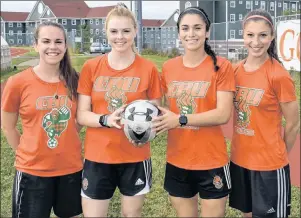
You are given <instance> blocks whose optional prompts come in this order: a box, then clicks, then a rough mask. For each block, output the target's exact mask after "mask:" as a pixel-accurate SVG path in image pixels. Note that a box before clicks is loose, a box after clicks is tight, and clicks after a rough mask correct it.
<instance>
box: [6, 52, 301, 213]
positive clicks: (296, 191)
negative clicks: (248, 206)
mask: <svg viewBox="0 0 301 218" xmlns="http://www.w3.org/2000/svg"><path fill="white" fill-rule="evenodd" d="M146 58H148V59H150V60H152V61H153V62H154V63H156V65H157V66H158V68H159V70H161V67H162V63H163V62H164V61H165V60H167V58H162V57H158V56H146ZM85 60H87V58H84V57H81V58H79V57H78V58H75V59H72V63H73V66H74V67H75V68H76V69H77V70H78V71H80V69H81V67H82V64H83V63H84V61H85ZM294 78H295V80H296V83H297V82H298V84H296V90H297V94H298V98H299V99H300V74H297V75H294ZM18 128H20V124H19V125H18ZM84 134H85V130H84V129H83V130H82V131H81V133H80V136H81V139H84ZM228 145H229V146H230V143H229V142H228ZM151 147H152V163H153V187H152V190H151V192H150V193H149V194H148V195H147V197H146V201H145V205H144V207H143V216H144V217H175V216H176V214H175V211H174V209H173V208H172V206H171V204H170V201H169V199H168V195H167V193H166V192H165V191H164V189H163V181H164V171H165V155H166V134H163V135H161V136H159V137H157V138H156V139H155V140H154V141H153V142H152V144H151ZM228 150H229V147H228ZM13 162H14V153H13V152H12V150H11V149H10V147H9V145H8V144H7V141H6V139H5V137H4V135H3V132H2V130H1V214H0V216H1V217H10V216H11V193H12V191H11V190H12V182H13V177H14V167H13ZM119 196H120V194H119V192H118V190H117V191H116V193H115V195H114V197H113V198H112V201H111V204H110V210H109V216H110V217H118V216H120V199H119ZM240 216H241V214H240V213H239V212H238V211H237V210H233V209H231V208H228V207H227V212H226V217H240ZM291 217H300V188H297V187H293V190H292V214H291Z"/></svg>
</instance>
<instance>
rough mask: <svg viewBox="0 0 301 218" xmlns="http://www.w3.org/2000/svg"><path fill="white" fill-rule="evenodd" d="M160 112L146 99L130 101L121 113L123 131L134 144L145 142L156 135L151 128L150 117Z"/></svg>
mask: <svg viewBox="0 0 301 218" xmlns="http://www.w3.org/2000/svg"><path fill="white" fill-rule="evenodd" d="M159 114H160V110H159V109H158V108H157V107H156V106H155V105H154V104H152V103H151V102H150V101H147V100H137V101H133V102H132V103H130V104H129V105H128V106H127V107H126V108H125V110H124V113H123V121H122V122H123V124H124V128H123V130H124V133H125V135H126V137H127V138H128V139H129V140H132V141H134V142H135V143H136V144H138V143H141V144H145V143H147V142H149V141H151V140H153V139H154V138H155V137H156V131H154V130H152V125H151V124H152V122H151V121H152V119H153V118H154V117H156V116H158V115H159Z"/></svg>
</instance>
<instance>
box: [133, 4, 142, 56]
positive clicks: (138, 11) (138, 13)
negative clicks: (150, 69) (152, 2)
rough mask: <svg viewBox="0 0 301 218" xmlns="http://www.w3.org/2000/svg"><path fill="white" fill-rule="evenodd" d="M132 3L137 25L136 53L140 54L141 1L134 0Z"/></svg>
mask: <svg viewBox="0 0 301 218" xmlns="http://www.w3.org/2000/svg"><path fill="white" fill-rule="evenodd" d="M134 3H135V14H136V18H137V23H138V26H137V28H138V34H137V47H138V53H141V51H142V0H136V1H135V2H134Z"/></svg>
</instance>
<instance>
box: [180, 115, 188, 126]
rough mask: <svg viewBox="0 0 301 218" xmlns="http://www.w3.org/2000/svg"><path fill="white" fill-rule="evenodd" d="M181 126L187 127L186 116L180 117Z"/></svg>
mask: <svg viewBox="0 0 301 218" xmlns="http://www.w3.org/2000/svg"><path fill="white" fill-rule="evenodd" d="M180 124H181V125H186V124H187V117H186V116H185V115H181V116H180Z"/></svg>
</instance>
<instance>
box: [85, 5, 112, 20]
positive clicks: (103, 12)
mask: <svg viewBox="0 0 301 218" xmlns="http://www.w3.org/2000/svg"><path fill="white" fill-rule="evenodd" d="M114 7H115V6H105V7H95V8H90V10H89V12H88V14H87V15H86V17H87V18H92V17H106V16H107V14H108V13H109V11H111V10H112V9H113V8H114Z"/></svg>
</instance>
